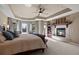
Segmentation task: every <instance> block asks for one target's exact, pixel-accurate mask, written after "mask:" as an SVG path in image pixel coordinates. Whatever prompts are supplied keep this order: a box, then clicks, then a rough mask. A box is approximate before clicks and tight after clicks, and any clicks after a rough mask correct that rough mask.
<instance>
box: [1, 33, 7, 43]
mask: <svg viewBox="0 0 79 59" xmlns="http://www.w3.org/2000/svg"><path fill="white" fill-rule="evenodd" d="M5 40H6V38H5V37H4V36H3V35H2V32H0V43H3V42H4V41H5Z"/></svg>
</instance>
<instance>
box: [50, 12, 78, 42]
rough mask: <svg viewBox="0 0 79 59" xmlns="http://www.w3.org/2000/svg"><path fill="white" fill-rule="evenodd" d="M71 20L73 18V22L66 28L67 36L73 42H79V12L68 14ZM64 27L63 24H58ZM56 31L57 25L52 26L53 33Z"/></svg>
mask: <svg viewBox="0 0 79 59" xmlns="http://www.w3.org/2000/svg"><path fill="white" fill-rule="evenodd" d="M68 18H69V20H72V24H70V25H69V26H68V28H66V38H67V39H70V40H71V41H72V42H76V43H79V13H75V14H72V15H70V16H68ZM57 27H62V26H60V25H59V26H57ZM54 33H55V27H52V34H54Z"/></svg>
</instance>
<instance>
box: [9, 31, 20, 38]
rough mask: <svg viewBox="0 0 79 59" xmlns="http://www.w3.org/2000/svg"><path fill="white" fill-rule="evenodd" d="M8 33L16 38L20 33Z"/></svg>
mask: <svg viewBox="0 0 79 59" xmlns="http://www.w3.org/2000/svg"><path fill="white" fill-rule="evenodd" d="M8 32H10V33H11V34H12V35H13V37H14V38H16V37H18V36H19V35H18V33H16V32H12V31H8Z"/></svg>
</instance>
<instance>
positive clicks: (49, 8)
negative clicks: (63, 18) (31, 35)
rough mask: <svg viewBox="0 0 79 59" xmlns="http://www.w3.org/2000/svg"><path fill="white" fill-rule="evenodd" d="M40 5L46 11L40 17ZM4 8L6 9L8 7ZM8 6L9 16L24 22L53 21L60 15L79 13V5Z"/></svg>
mask: <svg viewBox="0 0 79 59" xmlns="http://www.w3.org/2000/svg"><path fill="white" fill-rule="evenodd" d="M39 5H40V7H41V8H43V9H45V10H44V11H43V12H42V13H41V14H40V15H39V16H38V14H39V13H38V11H39V8H40V7H39ZM4 6H5V7H4V9H5V8H6V5H4ZM7 6H8V9H9V10H10V11H9V10H8V9H5V10H6V12H8V13H9V14H10V15H9V14H8V15H9V17H11V15H12V17H15V18H19V19H23V20H35V19H37V18H38V19H50V18H52V19H53V18H56V17H57V16H60V15H65V14H66V15H67V14H68V13H69V14H71V13H72V12H73V11H79V8H78V7H79V5H78V4H76V5H73V4H71V5H69V4H9V5H7ZM1 7H3V5H0V9H3V8H1ZM2 11H3V10H2ZM4 13H5V12H4Z"/></svg>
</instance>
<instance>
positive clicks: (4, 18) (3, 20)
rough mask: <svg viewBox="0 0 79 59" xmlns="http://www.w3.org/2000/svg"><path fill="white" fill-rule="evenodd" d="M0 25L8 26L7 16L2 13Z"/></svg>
mask: <svg viewBox="0 0 79 59" xmlns="http://www.w3.org/2000/svg"><path fill="white" fill-rule="evenodd" d="M0 25H4V26H5V27H6V26H7V16H6V15H4V14H3V13H2V12H1V11H0Z"/></svg>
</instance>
